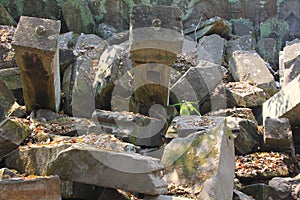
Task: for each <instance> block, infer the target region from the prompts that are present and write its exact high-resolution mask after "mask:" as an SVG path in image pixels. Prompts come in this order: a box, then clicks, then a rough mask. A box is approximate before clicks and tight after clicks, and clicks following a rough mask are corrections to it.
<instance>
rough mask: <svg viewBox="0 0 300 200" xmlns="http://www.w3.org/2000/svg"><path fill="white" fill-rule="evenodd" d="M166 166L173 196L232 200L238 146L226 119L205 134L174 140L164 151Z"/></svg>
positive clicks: (165, 177)
mask: <svg viewBox="0 0 300 200" xmlns="http://www.w3.org/2000/svg"><path fill="white" fill-rule="evenodd" d="M162 163H163V164H164V165H165V166H166V171H165V174H164V179H165V180H166V182H167V183H168V189H169V192H170V193H186V194H188V195H189V196H191V197H193V198H194V199H219V198H221V197H222V198H224V199H232V194H233V178H234V144H233V138H232V133H231V131H230V130H229V129H228V128H227V126H226V121H225V119H224V118H223V119H220V120H219V122H218V123H217V124H216V125H215V126H214V127H211V128H209V129H207V130H205V131H199V132H194V133H192V134H190V135H189V136H187V137H185V138H175V139H173V140H172V141H171V142H170V143H169V144H167V145H166V146H165V148H164V154H163V157H162Z"/></svg>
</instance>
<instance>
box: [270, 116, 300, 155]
mask: <svg viewBox="0 0 300 200" xmlns="http://www.w3.org/2000/svg"><path fill="white" fill-rule="evenodd" d="M264 142H265V145H266V148H267V149H268V150H273V151H283V152H290V153H294V151H295V150H294V142H293V134H292V129H291V126H290V123H289V120H288V119H287V118H279V119H278V118H270V117H267V118H266V119H265V121H264Z"/></svg>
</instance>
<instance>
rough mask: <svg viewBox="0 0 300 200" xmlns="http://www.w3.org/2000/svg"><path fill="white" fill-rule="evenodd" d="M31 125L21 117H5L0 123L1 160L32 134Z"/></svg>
mask: <svg viewBox="0 0 300 200" xmlns="http://www.w3.org/2000/svg"><path fill="white" fill-rule="evenodd" d="M30 132H31V131H30V129H29V127H28V126H27V125H26V124H24V123H23V122H22V121H21V120H20V119H9V118H8V119H5V120H3V121H2V122H1V123H0V160H2V158H3V157H5V156H6V155H7V154H8V153H10V152H11V151H13V150H15V149H17V148H18V146H19V145H20V144H21V142H23V140H24V139H25V138H26V137H27V136H28V135H29V134H30Z"/></svg>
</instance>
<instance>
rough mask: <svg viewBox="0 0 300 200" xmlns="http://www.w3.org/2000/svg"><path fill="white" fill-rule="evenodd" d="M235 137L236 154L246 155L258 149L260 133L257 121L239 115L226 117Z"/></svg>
mask: <svg viewBox="0 0 300 200" xmlns="http://www.w3.org/2000/svg"><path fill="white" fill-rule="evenodd" d="M226 120H227V126H228V128H229V129H230V130H231V131H232V133H233V135H234V136H235V138H234V147H235V154H237V155H241V154H242V155H244V154H247V153H251V152H254V151H255V150H257V147H258V143H259V135H258V131H257V125H256V124H255V122H253V121H251V120H248V119H242V118H239V117H226Z"/></svg>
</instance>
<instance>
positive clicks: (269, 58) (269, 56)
mask: <svg viewBox="0 0 300 200" xmlns="http://www.w3.org/2000/svg"><path fill="white" fill-rule="evenodd" d="M257 49H258V53H259V55H260V56H261V57H262V58H263V59H264V61H265V62H267V63H270V65H271V67H272V69H273V70H275V71H277V70H278V68H279V67H278V66H279V62H278V57H279V49H278V46H277V42H276V40H275V39H274V38H262V39H260V40H259V41H258V43H257Z"/></svg>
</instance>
